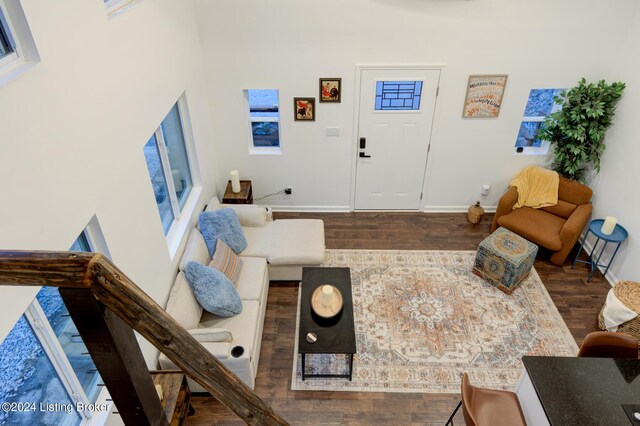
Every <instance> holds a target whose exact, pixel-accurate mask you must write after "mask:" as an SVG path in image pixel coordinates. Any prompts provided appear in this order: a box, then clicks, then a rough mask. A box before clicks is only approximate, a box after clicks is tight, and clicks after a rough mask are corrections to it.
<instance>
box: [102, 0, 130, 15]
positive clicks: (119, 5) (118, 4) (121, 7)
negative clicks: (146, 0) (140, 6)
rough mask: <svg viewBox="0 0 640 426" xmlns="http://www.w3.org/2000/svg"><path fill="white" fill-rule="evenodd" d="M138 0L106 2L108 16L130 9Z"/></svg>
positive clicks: (110, 0)
mask: <svg viewBox="0 0 640 426" xmlns="http://www.w3.org/2000/svg"><path fill="white" fill-rule="evenodd" d="M137 2H138V0H109V1H106V2H104V7H105V9H106V10H107V16H108V17H109V18H111V17H114V16H116V15H119V14H121V13H122V12H124V11H125V10H128V9H129V8H130V7H132V6H133V5H135V4H136V3H137Z"/></svg>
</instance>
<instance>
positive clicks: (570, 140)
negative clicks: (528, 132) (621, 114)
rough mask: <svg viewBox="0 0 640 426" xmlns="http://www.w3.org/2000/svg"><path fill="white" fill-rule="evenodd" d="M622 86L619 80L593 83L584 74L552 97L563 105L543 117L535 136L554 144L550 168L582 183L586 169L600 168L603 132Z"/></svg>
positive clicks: (598, 169)
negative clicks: (566, 89)
mask: <svg viewBox="0 0 640 426" xmlns="http://www.w3.org/2000/svg"><path fill="white" fill-rule="evenodd" d="M624 88H625V84H624V83H621V82H616V83H612V84H607V83H606V82H605V81H604V80H600V81H599V82H598V83H597V84H594V83H587V82H586V80H585V79H584V78H583V79H582V80H580V82H579V83H578V85H577V86H576V87H574V88H572V89H569V90H568V91H566V92H562V93H561V94H560V95H559V96H557V97H555V98H554V101H555V102H556V103H557V104H562V109H561V110H559V111H557V112H554V113H553V114H551V115H549V116H548V117H547V118H546V119H545V121H544V123H543V124H542V126H541V127H540V130H539V131H538V134H537V137H538V138H539V139H544V140H547V141H549V142H551V143H552V144H554V145H555V150H554V153H553V163H552V168H553V169H554V170H555V171H557V172H558V173H559V174H560V175H561V176H564V177H566V178H568V179H573V180H577V181H579V182H582V183H584V182H585V180H586V174H587V173H586V172H587V171H589V170H595V172H596V173H597V172H599V171H600V156H601V155H602V152H603V151H604V148H605V145H604V135H605V132H606V130H607V128H608V127H609V126H610V125H611V123H612V120H613V115H614V113H615V107H616V104H617V103H618V100H619V99H620V97H621V96H622V92H623V91H624Z"/></svg>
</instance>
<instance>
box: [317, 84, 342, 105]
mask: <svg viewBox="0 0 640 426" xmlns="http://www.w3.org/2000/svg"><path fill="white" fill-rule="evenodd" d="M319 96H320V98H319V99H320V102H340V98H341V97H342V79H341V78H321V79H320V95H319Z"/></svg>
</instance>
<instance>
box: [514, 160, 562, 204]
mask: <svg viewBox="0 0 640 426" xmlns="http://www.w3.org/2000/svg"><path fill="white" fill-rule="evenodd" d="M559 182H560V179H559V178H558V173H556V172H554V171H552V170H547V169H543V168H542V167H537V166H529V167H527V168H525V169H524V170H522V171H521V172H520V173H518V175H517V176H516V177H515V178H513V180H512V181H511V185H510V186H515V187H516V189H517V190H518V201H517V202H516V204H515V205H514V206H513V208H514V209H519V208H520V207H525V206H526V207H531V208H534V209H539V208H542V207H549V206H555V205H556V204H558V185H559Z"/></svg>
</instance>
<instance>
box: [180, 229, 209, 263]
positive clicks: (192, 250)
mask: <svg viewBox="0 0 640 426" xmlns="http://www.w3.org/2000/svg"><path fill="white" fill-rule="evenodd" d="M191 261H193V262H198V263H202V264H203V265H207V264H208V263H209V262H210V261H211V257H210V256H209V249H207V243H205V241H204V237H203V236H202V234H201V233H200V231H198V230H197V229H195V228H194V229H192V230H191V232H190V233H189V239H188V240H187V245H186V246H185V247H184V253H183V254H182V259H180V264H179V265H178V268H180V270H181V271H184V268H185V267H186V266H187V263H188V262H191Z"/></svg>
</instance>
